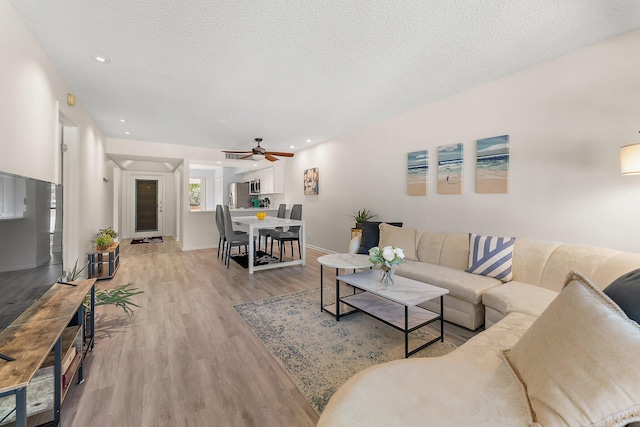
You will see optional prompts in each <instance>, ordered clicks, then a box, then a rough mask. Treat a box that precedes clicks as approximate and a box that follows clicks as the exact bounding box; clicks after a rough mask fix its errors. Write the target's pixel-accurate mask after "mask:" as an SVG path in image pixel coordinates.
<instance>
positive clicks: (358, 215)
mask: <svg viewBox="0 0 640 427" xmlns="http://www.w3.org/2000/svg"><path fill="white" fill-rule="evenodd" d="M351 216H352V217H353V219H355V220H356V228H362V223H363V222H365V221H369V220H370V219H371V218H375V217H376V215H374V214H373V213H371V211H370V210H369V209H361V210H359V211H355V212H353V213H352V214H351Z"/></svg>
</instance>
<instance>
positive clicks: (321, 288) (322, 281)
mask: <svg viewBox="0 0 640 427" xmlns="http://www.w3.org/2000/svg"><path fill="white" fill-rule="evenodd" d="M264 244H265V246H266V244H267V242H266V241H265V243H264ZM323 268H324V266H323V265H322V264H320V313H322V307H323V306H324V304H323V301H322V297H323V294H324V291H323V286H322V285H323V283H324V280H323V279H324V277H323V275H322V269H323Z"/></svg>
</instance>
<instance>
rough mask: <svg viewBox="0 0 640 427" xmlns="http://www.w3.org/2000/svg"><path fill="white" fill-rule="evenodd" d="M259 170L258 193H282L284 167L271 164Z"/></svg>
mask: <svg viewBox="0 0 640 427" xmlns="http://www.w3.org/2000/svg"><path fill="white" fill-rule="evenodd" d="M258 172H260V173H261V174H260V194H281V193H284V168H282V167H277V166H271V167H268V168H266V169H262V170H259V171H258Z"/></svg>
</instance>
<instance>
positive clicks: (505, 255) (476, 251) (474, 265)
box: [465, 233, 516, 282]
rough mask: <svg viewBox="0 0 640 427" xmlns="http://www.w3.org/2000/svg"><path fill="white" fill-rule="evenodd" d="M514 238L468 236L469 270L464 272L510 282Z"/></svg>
mask: <svg viewBox="0 0 640 427" xmlns="http://www.w3.org/2000/svg"><path fill="white" fill-rule="evenodd" d="M515 243H516V238H515V237H493V236H480V235H477V234H471V233H470V234H469V268H467V269H466V270H465V271H467V272H469V273H473V274H480V275H483V276H489V277H495V278H496V279H500V280H502V281H503V282H508V281H509V280H511V278H512V276H513V274H512V267H513V246H514V245H515Z"/></svg>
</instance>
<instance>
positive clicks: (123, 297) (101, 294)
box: [67, 259, 144, 317]
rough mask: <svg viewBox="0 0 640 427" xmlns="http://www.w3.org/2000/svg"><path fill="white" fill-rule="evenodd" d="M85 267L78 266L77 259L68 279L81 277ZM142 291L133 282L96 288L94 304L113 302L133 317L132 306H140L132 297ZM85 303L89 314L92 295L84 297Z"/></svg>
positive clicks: (72, 279)
mask: <svg viewBox="0 0 640 427" xmlns="http://www.w3.org/2000/svg"><path fill="white" fill-rule="evenodd" d="M85 267H86V266H85ZM85 267H82V268H78V260H77V259H76V262H75V263H74V264H73V269H72V270H71V271H69V273H68V274H67V281H69V282H73V281H74V280H78V279H80V275H81V274H82V271H83V270H84V269H85ZM142 293H144V291H142V290H140V289H139V288H136V287H135V286H133V282H129V283H126V284H124V285H119V286H116V287H114V288H111V289H101V288H96V289H95V293H94V305H95V306H96V307H97V306H99V305H107V304H112V305H115V306H116V307H121V308H122V310H124V312H125V314H126V315H127V316H129V317H131V316H132V315H133V308H132V307H140V306H139V305H138V304H136V303H134V302H133V301H131V297H133V296H135V295H139V294H142ZM83 305H84V308H85V313H86V314H87V315H88V314H89V312H90V311H91V295H89V294H87V296H86V297H85V298H84V301H83Z"/></svg>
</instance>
